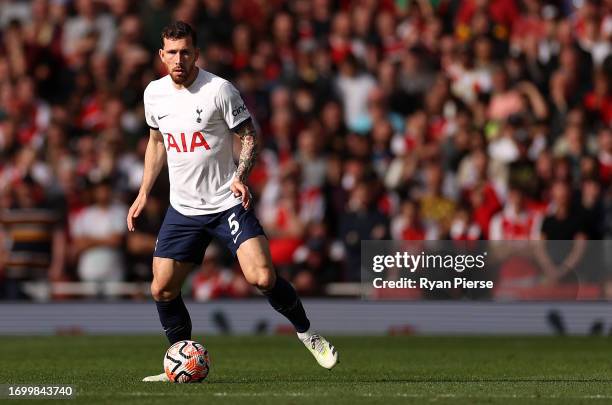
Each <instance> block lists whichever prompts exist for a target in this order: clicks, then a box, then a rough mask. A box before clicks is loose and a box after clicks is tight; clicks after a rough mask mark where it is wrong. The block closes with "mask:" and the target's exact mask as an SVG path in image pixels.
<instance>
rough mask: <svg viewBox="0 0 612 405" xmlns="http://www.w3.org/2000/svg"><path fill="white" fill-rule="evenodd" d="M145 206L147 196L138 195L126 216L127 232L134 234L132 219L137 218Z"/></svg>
mask: <svg viewBox="0 0 612 405" xmlns="http://www.w3.org/2000/svg"><path fill="white" fill-rule="evenodd" d="M146 204H147V195H146V194H138V197H136V199H135V200H134V203H133V204H132V206H131V207H130V210H129V211H128V215H127V227H128V231H130V232H134V230H135V229H136V228H135V227H134V219H136V218H138V216H139V215H140V213H141V212H142V209H143V208H144V206H145V205H146Z"/></svg>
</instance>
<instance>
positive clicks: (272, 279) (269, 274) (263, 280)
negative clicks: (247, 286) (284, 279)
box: [248, 267, 276, 291]
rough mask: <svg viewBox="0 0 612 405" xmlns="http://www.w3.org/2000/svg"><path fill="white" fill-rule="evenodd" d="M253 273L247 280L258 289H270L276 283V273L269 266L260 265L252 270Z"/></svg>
mask: <svg viewBox="0 0 612 405" xmlns="http://www.w3.org/2000/svg"><path fill="white" fill-rule="evenodd" d="M254 273H255V275H254V276H253V277H251V278H250V280H248V282H249V283H251V284H252V285H253V286H255V287H257V288H258V289H260V290H264V291H265V290H270V289H272V287H274V284H275V283H276V274H274V271H273V270H272V269H271V268H269V267H262V268H260V269H258V270H257V271H255V272H254Z"/></svg>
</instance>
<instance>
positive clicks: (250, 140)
mask: <svg viewBox="0 0 612 405" xmlns="http://www.w3.org/2000/svg"><path fill="white" fill-rule="evenodd" d="M238 136H240V142H241V143H242V150H241V151H240V160H239V162H238V169H236V177H237V178H238V179H239V180H240V181H241V182H243V183H245V182H246V180H247V178H248V177H249V173H251V170H252V169H253V166H255V161H256V160H257V132H256V131H255V128H254V127H253V124H252V123H248V124H245V125H243V126H242V128H240V130H239V131H238Z"/></svg>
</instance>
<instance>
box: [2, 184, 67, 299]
mask: <svg viewBox="0 0 612 405" xmlns="http://www.w3.org/2000/svg"><path fill="white" fill-rule="evenodd" d="M0 198H1V199H2V211H1V213H0V246H2V252H1V253H0V272H1V273H2V278H3V282H2V283H3V284H4V288H3V289H2V291H1V293H2V295H3V296H4V298H6V299H9V300H16V299H23V298H26V297H27V296H26V294H25V291H24V290H23V284H22V282H23V281H24V280H58V279H60V278H62V276H63V272H64V265H65V259H66V235H65V218H64V216H63V212H62V210H61V207H54V205H53V202H52V201H49V200H48V199H47V198H46V197H45V195H44V191H43V189H42V187H41V186H40V185H39V184H37V183H36V182H35V181H34V180H33V179H32V178H31V177H25V178H23V179H22V180H19V181H16V182H15V183H13V184H12V185H11V189H10V191H7V192H6V193H5V194H4V193H3V195H1V196H0ZM5 249H6V250H5Z"/></svg>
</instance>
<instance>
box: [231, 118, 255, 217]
mask: <svg viewBox="0 0 612 405" xmlns="http://www.w3.org/2000/svg"><path fill="white" fill-rule="evenodd" d="M236 134H237V135H238V136H239V137H240V143H241V144H242V149H241V151H240V160H239V161H238V168H237V169H236V178H235V179H234V182H233V183H232V185H231V187H230V188H231V190H232V192H233V193H234V195H235V196H236V197H242V206H243V207H244V208H246V209H248V208H249V206H250V204H251V194H250V193H249V188H248V187H247V186H246V184H245V183H246V181H247V178H248V177H249V174H250V173H251V170H252V169H253V166H255V162H256V161H257V152H258V151H257V142H258V138H257V131H255V127H253V122H252V121H251V120H250V119H249V120H247V121H246V122H245V123H244V124H242V125H240V126H239V127H238V129H236Z"/></svg>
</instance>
